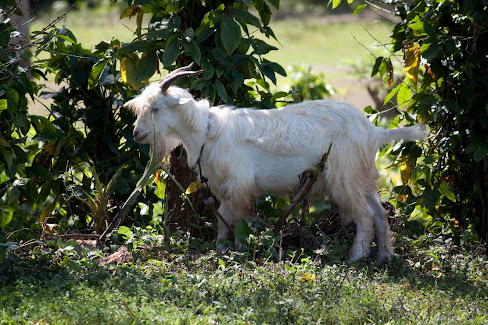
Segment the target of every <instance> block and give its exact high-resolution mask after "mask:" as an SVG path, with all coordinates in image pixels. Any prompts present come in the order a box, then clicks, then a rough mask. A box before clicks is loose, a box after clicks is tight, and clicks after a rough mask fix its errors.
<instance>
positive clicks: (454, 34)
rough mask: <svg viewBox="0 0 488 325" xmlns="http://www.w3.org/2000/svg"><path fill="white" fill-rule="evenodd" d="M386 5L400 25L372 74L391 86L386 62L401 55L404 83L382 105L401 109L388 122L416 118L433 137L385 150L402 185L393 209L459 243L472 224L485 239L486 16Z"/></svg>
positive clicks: (470, 9) (442, 7)
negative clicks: (391, 156) (424, 142)
mask: <svg viewBox="0 0 488 325" xmlns="http://www.w3.org/2000/svg"><path fill="white" fill-rule="evenodd" d="M392 5H393V7H394V8H395V14H396V16H397V17H398V18H400V19H401V21H400V22H399V23H398V24H397V25H396V26H395V27H394V28H393V31H392V35H391V40H392V48H391V55H390V56H384V57H378V58H377V60H376V62H375V64H374V66H373V72H372V75H376V74H379V75H380V76H381V77H383V79H384V80H385V81H387V82H389V84H390V86H392V85H393V76H394V71H393V65H392V64H391V62H392V59H393V56H394V55H397V54H400V53H401V54H403V56H404V70H405V73H406V78H405V79H404V80H403V81H402V82H401V83H400V84H398V86H396V87H395V88H393V89H392V90H391V92H390V94H389V95H388V96H387V97H386V100H385V103H386V102H388V101H389V100H390V99H391V98H392V97H393V96H394V95H396V96H397V102H398V105H399V107H400V108H401V109H402V110H403V116H401V117H398V118H397V119H395V120H394V121H393V123H392V124H393V125H396V124H398V123H400V122H402V121H406V122H407V124H410V123H413V122H415V121H416V120H418V121H420V120H421V121H424V122H426V123H428V124H429V126H430V128H431V130H432V134H435V136H434V137H432V138H431V139H430V141H429V145H428V146H426V145H424V146H422V145H420V144H412V143H405V144H400V145H398V146H396V147H395V148H394V150H393V151H392V152H391V153H392V154H394V155H396V161H395V163H394V164H395V165H397V166H400V167H401V173H402V181H403V185H402V186H398V187H396V188H395V192H396V193H397V194H398V198H399V199H398V200H397V202H396V203H397V204H398V206H400V207H401V208H402V211H403V213H405V214H407V215H412V218H418V217H420V218H422V219H423V220H424V222H427V224H426V227H427V229H429V231H432V232H434V233H440V232H443V233H444V234H445V235H449V234H450V235H449V236H453V237H454V239H456V240H457V241H459V240H460V239H462V238H463V236H462V235H461V234H462V233H463V231H467V230H468V229H472V228H471V226H470V225H475V228H476V230H477V232H478V234H479V235H480V236H482V237H484V238H486V237H487V236H488V207H487V202H488V178H487V177H486V175H487V174H488V170H487V164H488V137H487V134H488V109H487V108H486V107H488V106H487V105H486V97H487V96H488V93H487V87H486V84H487V80H488V73H487V71H486V66H487V64H488V59H487V56H486V53H487V52H488V48H487V44H488V31H487V30H486V28H484V27H481V26H484V25H485V23H484V22H485V21H486V19H487V18H488V11H487V7H486V3H485V2H483V1H474V0H468V1H464V2H459V1H443V0H418V1H415V3H413V4H409V5H405V4H404V3H403V2H400V1H393V2H392ZM393 7H390V8H393ZM416 216H417V217H416ZM459 230H461V231H459Z"/></svg>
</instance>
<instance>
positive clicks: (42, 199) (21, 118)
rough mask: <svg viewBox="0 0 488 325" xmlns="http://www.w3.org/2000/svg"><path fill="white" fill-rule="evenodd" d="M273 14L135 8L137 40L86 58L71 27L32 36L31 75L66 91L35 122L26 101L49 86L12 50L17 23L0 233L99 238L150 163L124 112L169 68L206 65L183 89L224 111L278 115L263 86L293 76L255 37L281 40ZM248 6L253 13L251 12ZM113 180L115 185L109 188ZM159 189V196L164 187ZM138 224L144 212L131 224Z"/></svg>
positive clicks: (237, 6)
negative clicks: (71, 231)
mask: <svg viewBox="0 0 488 325" xmlns="http://www.w3.org/2000/svg"><path fill="white" fill-rule="evenodd" d="M269 5H272V6H274V7H275V8H278V6H279V1H271V2H269V1H264V0H261V1H254V2H252V3H251V2H248V1H241V2H232V3H226V4H222V3H220V2H218V1H210V2H209V1H205V2H203V1H202V2H200V1H195V2H188V1H164V2H162V3H159V2H158V3H154V2H151V3H147V2H141V3H137V2H136V3H133V2H131V1H129V2H128V6H127V8H125V9H124V10H123V11H122V14H121V19H125V18H131V17H135V18H136V26H137V28H136V31H135V36H136V38H135V39H134V40H133V41H131V42H128V43H121V42H120V41H119V40H116V39H114V40H111V41H110V42H107V41H101V42H99V43H98V44H97V45H96V46H95V47H94V48H93V49H91V50H90V49H86V48H84V47H83V45H82V44H79V43H78V41H77V39H76V37H75V35H73V33H72V32H71V31H70V30H68V29H65V28H62V29H58V28H56V27H54V28H49V26H48V28H46V29H44V30H42V31H41V32H37V33H35V34H36V35H37V37H39V38H41V39H42V41H43V43H42V44H43V46H41V47H39V48H40V51H43V52H46V53H47V57H46V55H45V56H44V57H46V58H44V59H42V60H41V61H38V62H35V68H32V69H31V73H32V75H33V76H34V77H36V78H37V79H38V80H42V78H46V76H49V77H51V78H52V79H54V82H55V83H56V84H58V85H59V86H60V89H59V90H57V91H49V90H44V91H42V92H41V93H40V97H42V98H51V99H52V104H50V106H49V107H48V110H49V116H47V117H41V116H30V115H29V114H28V111H27V94H29V95H30V96H31V97H32V98H33V99H34V98H35V96H36V95H37V92H38V89H40V88H41V87H42V85H36V83H35V82H33V81H30V80H29V78H28V76H27V74H26V73H25V71H23V70H19V69H18V62H19V60H20V58H21V56H18V54H19V53H21V54H22V53H24V54H23V55H26V56H27V55H29V54H30V52H29V50H25V51H23V52H19V51H15V48H13V47H12V46H9V45H8V41H9V39H8V37H6V36H5V35H8V32H7V31H9V30H11V29H12V26H11V25H10V24H9V23H4V24H3V25H2V26H1V28H2V30H3V33H2V35H4V37H3V38H2V39H1V40H0V41H1V42H2V43H1V45H2V48H4V49H5V50H4V54H6V55H5V56H2V64H3V65H4V66H5V67H6V68H8V69H9V70H8V69H4V70H2V80H5V81H6V82H5V83H4V85H5V86H2V88H1V89H0V96H2V97H1V102H0V104H1V106H0V107H1V111H0V114H1V118H2V124H1V127H2V135H3V134H6V137H5V138H3V136H2V141H1V143H2V146H0V150H1V151H2V157H1V158H0V160H1V164H0V177H1V179H2V185H1V188H0V189H1V191H2V192H1V200H2V201H1V209H2V210H1V218H0V227H2V231H6V232H11V231H14V230H17V229H21V228H29V229H31V230H35V231H38V232H40V231H43V232H44V233H53V232H54V231H59V232H65V231H66V230H67V229H68V228H72V227H75V228H78V229H81V230H89V231H91V230H93V228H97V230H100V229H103V227H104V225H103V224H104V223H106V222H107V220H108V219H109V218H110V212H111V211H114V212H115V211H117V210H118V209H119V207H120V206H121V205H122V203H123V202H124V201H125V199H126V198H127V196H128V194H129V191H130V189H132V188H134V187H135V183H136V181H137V179H138V176H139V175H141V174H142V171H143V166H144V165H145V162H146V161H147V160H148V158H149V157H148V155H147V153H148V148H147V147H142V150H139V146H136V145H135V143H134V141H133V139H132V125H133V122H134V120H135V117H134V116H133V115H132V113H131V112H129V111H128V110H125V109H121V104H122V103H124V102H125V101H126V100H127V99H128V98H130V97H132V96H133V95H135V93H136V92H137V91H138V90H139V89H140V88H141V87H143V86H144V85H145V84H146V83H147V82H148V80H149V78H151V77H152V76H153V75H154V74H155V73H160V66H161V68H164V69H167V70H173V69H175V68H176V67H177V66H180V65H182V64H187V63H189V62H190V61H192V62H195V63H196V64H197V65H198V66H199V67H200V68H202V69H203V70H204V73H203V78H199V79H194V80H192V81H191V83H190V82H189V80H188V79H185V80H180V81H179V82H180V85H182V86H185V87H189V89H190V90H191V91H192V93H193V94H194V95H195V96H196V97H205V98H208V99H209V100H211V101H212V102H215V103H217V104H218V103H229V104H239V105H253V106H258V107H261V108H265V107H272V106H274V102H275V99H276V98H275V97H274V96H273V94H272V93H271V91H270V85H269V83H268V80H271V81H272V82H274V83H275V82H276V73H278V74H281V75H285V74H286V72H285V71H284V69H283V68H282V67H281V66H280V65H278V64H276V63H274V62H270V61H268V60H266V59H265V58H264V57H263V56H264V55H265V54H267V53H268V52H269V51H272V50H276V48H275V47H274V46H271V45H269V44H267V43H266V42H264V41H263V40H261V39H259V38H257V37H256V35H255V34H256V33H255V30H258V31H259V32H260V33H261V34H262V35H264V36H266V37H275V36H274V33H273V31H272V29H271V28H270V27H269V22H270V18H271V8H270V7H269ZM2 6H3V7H4V8H5V10H7V9H8V8H14V9H12V10H15V8H16V6H15V4H12V7H10V6H9V4H5V3H3V4H2ZM253 6H254V8H255V9H256V12H257V15H258V16H255V14H254V13H252V12H251V11H250V10H251V8H252V7H253ZM3 7H2V8H3ZM144 15H149V16H150V20H149V23H148V26H147V28H143V27H142V21H143V16H144ZM52 25H54V23H53V24H52ZM12 63H13V64H12ZM122 166H126V167H127V168H122ZM118 172H119V173H120V177H118V178H117V180H116V182H113V183H111V182H110V180H111V179H112V178H113V177H114V175H115V174H117V173H118ZM109 183H110V184H109ZM109 188H110V189H113V191H110V192H111V195H110V197H108V196H107V194H108V192H109V191H108V189H109ZM156 192H157V193H156V194H158V195H159V197H161V196H163V197H164V193H160V192H161V190H160V189H159V188H158V189H156ZM163 192H164V190H163ZM154 195H155V193H154V189H153V188H150V190H149V191H147V192H146V197H145V199H144V200H145V202H148V201H151V200H152V201H156V200H155V199H154ZM76 198H78V199H80V200H78V199H76ZM143 203H144V202H143ZM146 206H148V207H149V210H150V211H145V212H144V214H145V215H147V216H149V217H151V216H153V213H152V210H154V209H155V206H154V205H152V204H148V205H146ZM139 217H141V212H140V211H138V209H137V210H136V214H135V218H139ZM146 221H149V222H152V221H153V220H151V219H150V220H146ZM156 222H157V221H156ZM19 235H20V234H19Z"/></svg>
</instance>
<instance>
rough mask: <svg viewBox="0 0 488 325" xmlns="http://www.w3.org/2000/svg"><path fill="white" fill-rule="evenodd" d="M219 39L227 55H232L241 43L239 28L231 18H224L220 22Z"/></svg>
mask: <svg viewBox="0 0 488 325" xmlns="http://www.w3.org/2000/svg"><path fill="white" fill-rule="evenodd" d="M220 38H221V40H222V44H223V46H224V49H225V51H226V52H227V54H228V55H232V53H233V52H234V51H235V49H236V48H237V47H238V46H239V43H240V42H241V28H240V27H239V24H238V23H236V22H235V20H234V19H232V17H229V16H225V15H224V17H223V20H222V25H221V29H220Z"/></svg>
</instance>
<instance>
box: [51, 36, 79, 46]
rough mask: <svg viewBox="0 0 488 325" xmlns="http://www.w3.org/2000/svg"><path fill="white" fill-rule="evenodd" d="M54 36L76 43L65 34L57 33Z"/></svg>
mask: <svg viewBox="0 0 488 325" xmlns="http://www.w3.org/2000/svg"><path fill="white" fill-rule="evenodd" d="M56 37H57V38H59V39H61V40H64V41H68V42H70V43H72V44H76V42H75V41H74V40H72V39H71V38H69V37H68V36H66V35H60V34H57V35H56Z"/></svg>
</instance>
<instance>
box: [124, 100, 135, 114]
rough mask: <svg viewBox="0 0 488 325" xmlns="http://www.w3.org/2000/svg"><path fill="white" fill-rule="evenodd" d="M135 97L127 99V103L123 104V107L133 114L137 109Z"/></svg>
mask: <svg viewBox="0 0 488 325" xmlns="http://www.w3.org/2000/svg"><path fill="white" fill-rule="evenodd" d="M136 99H137V98H134V99H131V100H129V101H128V102H127V103H125V104H124V105H123V107H124V108H128V109H130V110H131V111H132V112H133V113H134V114H137V111H138V110H139V109H138V108H139V105H138V104H139V102H138V101H137V100H136Z"/></svg>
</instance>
